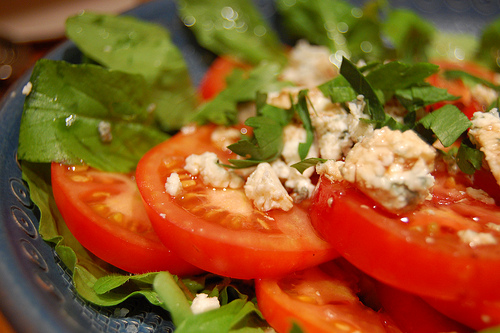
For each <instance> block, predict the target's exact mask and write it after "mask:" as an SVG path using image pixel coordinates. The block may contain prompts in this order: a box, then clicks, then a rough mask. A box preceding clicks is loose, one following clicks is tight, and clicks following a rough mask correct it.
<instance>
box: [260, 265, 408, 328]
mask: <svg viewBox="0 0 500 333" xmlns="http://www.w3.org/2000/svg"><path fill="white" fill-rule="evenodd" d="M346 264H347V263H346V262H344V261H343V260H334V261H332V262H329V263H326V264H322V265H320V266H317V267H313V268H308V269H306V270H302V271H299V272H294V273H292V274H290V275H287V276H285V277H281V278H277V279H276V278H274V279H273V278H267V279H258V280H256V281H255V291H256V294H257V302H258V304H259V309H260V310H261V311H262V314H263V315H264V318H265V319H266V320H267V322H268V323H269V324H270V325H271V326H272V327H273V328H274V329H275V330H276V331H277V332H279V333H285V332H290V329H291V327H292V323H294V322H295V323H296V324H297V325H299V326H300V328H301V329H302V331H303V332H305V333H337V332H339V333H349V332H351V333H354V332H357V333H377V332H401V331H400V330H399V328H397V326H395V324H394V323H393V321H392V319H391V318H390V317H389V316H387V315H386V314H385V313H384V312H383V310H380V309H379V306H378V304H377V300H376V299H373V297H376V296H375V295H374V289H373V284H372V281H371V279H369V278H367V277H366V276H365V275H364V274H360V272H359V271H357V270H355V269H350V268H349V267H348V266H347V265H346ZM365 303H366V304H368V305H365ZM372 307H373V308H375V310H374V309H372Z"/></svg>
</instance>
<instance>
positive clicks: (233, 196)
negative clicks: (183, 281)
mask: <svg viewBox="0 0 500 333" xmlns="http://www.w3.org/2000/svg"><path fill="white" fill-rule="evenodd" d="M214 128H215V127H214V126H204V127H200V128H197V129H196V131H194V132H192V133H182V132H181V133H179V134H177V135H175V136H174V137H172V138H171V139H169V140H167V141H165V142H164V143H161V144H160V145H158V146H156V147H155V148H153V149H152V150H150V151H149V152H148V153H146V155H145V156H144V157H143V158H142V159H141V160H140V162H139V165H138V167H137V183H138V185H139V190H140V192H141V194H142V197H143V199H144V201H145V203H146V204H147V205H146V206H147V210H148V214H149V217H150V219H151V222H152V224H153V227H154V228H155V230H156V233H157V234H158V236H159V237H160V239H161V240H162V241H163V242H164V243H165V244H168V246H169V247H170V248H171V249H172V250H173V251H175V252H176V253H177V254H178V255H179V256H181V257H182V258H184V259H185V260H186V261H189V262H191V263H192V264H193V265H195V266H198V267H201V268H203V269H205V270H207V271H210V272H213V273H216V274H220V275H224V276H229V277H235V278H243V279H249V278H256V277H264V276H271V275H280V274H284V273H287V272H291V271H295V270H298V269H302V268H305V267H309V266H314V265H317V264H319V263H321V262H325V261H327V260H330V259H331V258H333V257H335V256H337V253H336V252H335V251H334V250H333V249H332V247H331V246H330V245H329V244H328V243H327V242H325V241H324V240H322V239H321V238H319V237H318V235H317V233H316V232H315V230H314V229H313V228H312V226H311V223H310V220H309V217H308V214H307V211H306V209H304V208H302V207H299V206H295V207H294V208H292V209H291V210H290V211H288V212H285V211H282V210H272V211H270V212H267V213H264V212H261V211H258V210H257V209H255V208H254V206H253V204H252V203H251V202H250V201H249V200H248V199H247V198H246V196H245V193H244V190H243V189H242V188H240V189H229V188H227V189H220V188H212V187H209V186H206V185H204V184H203V182H202V180H201V179H200V178H198V177H194V176H192V175H191V174H189V173H188V172H187V171H185V170H184V168H183V167H184V165H185V158H186V157H187V156H189V155H191V154H202V153H204V152H207V151H208V152H214V153H216V154H217V155H218V156H219V160H220V161H221V163H227V159H228V158H229V157H233V158H234V157H235V156H234V155H233V154H232V153H231V152H230V151H228V150H222V149H221V148H218V147H217V146H216V145H215V144H213V143H212V142H211V134H212V132H213V130H214ZM174 172H176V173H177V174H178V175H179V177H180V178H181V180H182V181H183V189H182V193H181V194H180V195H177V196H175V197H173V196H171V195H170V194H168V193H166V191H165V182H166V179H167V178H168V177H169V176H170V175H171V174H172V173H174Z"/></svg>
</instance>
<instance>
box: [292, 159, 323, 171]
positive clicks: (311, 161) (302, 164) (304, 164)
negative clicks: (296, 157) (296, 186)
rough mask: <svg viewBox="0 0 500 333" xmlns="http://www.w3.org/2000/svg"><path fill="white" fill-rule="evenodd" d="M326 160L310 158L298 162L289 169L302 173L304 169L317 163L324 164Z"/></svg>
mask: <svg viewBox="0 0 500 333" xmlns="http://www.w3.org/2000/svg"><path fill="white" fill-rule="evenodd" d="M326 161H328V160H326V159H324V158H318V157H311V158H306V159H303V160H302V161H300V162H297V163H295V164H292V165H291V167H292V168H295V169H297V170H298V171H299V172H300V173H303V172H304V171H305V170H306V169H308V168H310V167H312V166H316V165H317V164H318V163H324V162H326Z"/></svg>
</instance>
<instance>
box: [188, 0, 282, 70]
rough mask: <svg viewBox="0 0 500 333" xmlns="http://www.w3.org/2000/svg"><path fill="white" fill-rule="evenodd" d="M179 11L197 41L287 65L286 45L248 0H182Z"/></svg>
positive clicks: (243, 57)
mask: <svg viewBox="0 0 500 333" xmlns="http://www.w3.org/2000/svg"><path fill="white" fill-rule="evenodd" d="M178 3H179V5H178V10H179V14H180V17H181V19H182V20H183V22H184V24H185V25H186V26H188V27H189V28H190V29H191V30H192V31H193V33H194V34H195V36H196V39H197V41H198V43H199V44H200V45H201V46H203V47H204V48H206V49H208V50H210V51H212V52H214V53H215V54H224V55H232V56H234V57H236V58H238V59H240V60H242V61H244V62H248V63H251V64H258V63H260V62H261V61H262V60H268V61H273V62H277V63H280V64H284V63H285V62H286V57H285V53H284V51H285V49H284V45H283V44H282V43H281V41H280V40H279V38H278V36H277V35H276V33H275V32H274V31H273V30H272V28H271V27H270V26H269V24H268V23H267V22H266V21H265V20H264V18H263V17H262V15H261V14H260V13H259V12H258V11H257V9H256V8H255V7H254V5H253V3H252V1H249V0H218V1H212V0H189V1H186V0H181V1H179V2H178Z"/></svg>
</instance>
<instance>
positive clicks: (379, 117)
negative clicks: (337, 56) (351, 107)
mask: <svg viewBox="0 0 500 333" xmlns="http://www.w3.org/2000/svg"><path fill="white" fill-rule="evenodd" d="M340 74H341V75H342V76H343V77H345V79H346V80H347V81H348V82H349V84H350V85H351V87H352V88H353V89H354V90H355V91H356V93H357V94H358V95H363V96H364V97H365V100H366V102H367V104H368V113H369V115H370V117H371V119H372V120H374V121H375V122H383V121H385V119H386V118H385V117H386V115H385V111H384V106H383V104H382V102H381V101H380V99H379V97H378V96H377V94H376V93H375V90H374V89H373V87H372V85H371V84H370V82H368V80H367V78H366V77H365V76H364V75H363V74H362V73H361V72H360V71H359V69H358V68H357V67H356V65H354V64H353V63H352V62H351V61H349V60H348V59H346V58H343V59H342V65H341V66H340Z"/></svg>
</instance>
